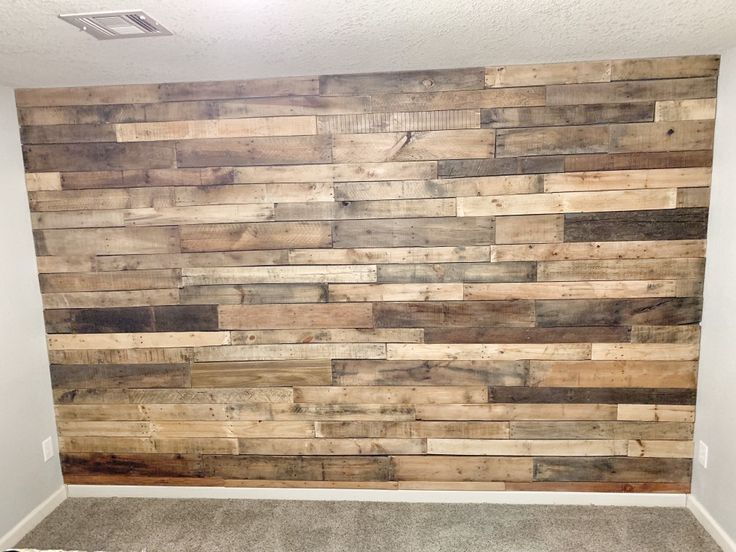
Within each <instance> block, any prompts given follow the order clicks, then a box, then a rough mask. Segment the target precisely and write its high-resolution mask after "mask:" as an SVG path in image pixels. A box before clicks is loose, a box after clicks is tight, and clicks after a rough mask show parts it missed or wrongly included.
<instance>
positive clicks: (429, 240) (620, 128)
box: [17, 56, 718, 492]
mask: <svg viewBox="0 0 736 552" xmlns="http://www.w3.org/2000/svg"><path fill="white" fill-rule="evenodd" d="M717 72H718V58H717V57H712V56H710V57H687V58H668V59H656V60H624V61H610V62H609V61H594V62H585V63H563V64H555V65H535V66H504V67H488V68H471V69H457V70H454V69H453V70H439V71H419V72H408V73H386V74H366V75H330V76H321V77H306V78H279V79H268V80H255V81H234V82H200V83H184V84H182V83H179V84H160V85H132V86H107V87H85V88H72V89H35V90H18V91H17V103H18V111H19V117H20V124H21V126H22V137H23V143H24V147H23V148H24V157H25V164H26V168H27V173H28V174H27V185H28V193H29V199H30V208H31V211H32V219H33V227H34V232H35V243H36V249H37V254H38V267H39V273H40V280H41V288H42V292H43V302H44V306H45V319H46V326H47V331H48V334H49V335H48V345H49V354H50V360H51V377H52V381H53V387H54V394H55V401H56V412H57V419H58V430H59V435H60V448H61V459H62V463H63V468H64V473H65V478H66V481H67V482H68V483H125V484H146V483H154V484H192V485H242V486H286V487H289V486H293V487H370V488H389V489H395V488H407V489H509V490H512V489H513V490H592V491H657V492H683V491H687V490H688V488H689V483H690V471H691V458H692V433H693V416H694V406H693V405H694V401H695V384H696V371H697V360H698V349H699V343H698V342H699V322H700V319H701V302H702V283H703V266H704V262H705V259H704V256H705V237H706V224H707V216H708V194H709V184H710V166H711V150H712V146H713V124H714V112H715V96H716V79H717Z"/></svg>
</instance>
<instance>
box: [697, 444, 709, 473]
mask: <svg viewBox="0 0 736 552" xmlns="http://www.w3.org/2000/svg"><path fill="white" fill-rule="evenodd" d="M698 462H699V463H700V465H701V466H703V467H704V468H707V467H708V445H706V444H705V443H704V442H703V441H700V443H699V444H698Z"/></svg>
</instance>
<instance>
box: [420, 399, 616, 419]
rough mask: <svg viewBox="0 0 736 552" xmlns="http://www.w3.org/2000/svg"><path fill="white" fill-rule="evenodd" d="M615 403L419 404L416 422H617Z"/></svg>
mask: <svg viewBox="0 0 736 552" xmlns="http://www.w3.org/2000/svg"><path fill="white" fill-rule="evenodd" d="M618 412H619V411H618V410H617V406H616V405H615V404H500V403H497V404H460V405H455V404H437V405H417V406H416V413H417V420H555V421H563V420H615V419H616V416H617V414H618Z"/></svg>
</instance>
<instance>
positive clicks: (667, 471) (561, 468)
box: [534, 458, 692, 483]
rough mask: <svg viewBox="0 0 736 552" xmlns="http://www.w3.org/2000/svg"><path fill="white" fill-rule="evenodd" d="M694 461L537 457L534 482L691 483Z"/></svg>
mask: <svg viewBox="0 0 736 552" xmlns="http://www.w3.org/2000/svg"><path fill="white" fill-rule="evenodd" d="M691 466H692V462H691V461H690V460H684V459H672V458H564V459H563V458H560V459H557V458H536V459H535V460H534V480H535V481H640V482H648V481H651V482H681V483H686V482H689V481H690V471H691Z"/></svg>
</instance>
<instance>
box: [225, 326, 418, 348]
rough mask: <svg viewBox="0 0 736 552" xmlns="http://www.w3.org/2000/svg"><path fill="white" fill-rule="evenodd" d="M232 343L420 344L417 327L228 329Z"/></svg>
mask: <svg viewBox="0 0 736 552" xmlns="http://www.w3.org/2000/svg"><path fill="white" fill-rule="evenodd" d="M231 336H232V342H233V345H271V344H275V343H422V342H423V340H424V330H423V329H421V328H379V329H374V328H349V329H341V328H338V329H333V328H318V329H298V330H293V329H292V330H249V331H233V332H231Z"/></svg>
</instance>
